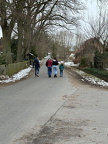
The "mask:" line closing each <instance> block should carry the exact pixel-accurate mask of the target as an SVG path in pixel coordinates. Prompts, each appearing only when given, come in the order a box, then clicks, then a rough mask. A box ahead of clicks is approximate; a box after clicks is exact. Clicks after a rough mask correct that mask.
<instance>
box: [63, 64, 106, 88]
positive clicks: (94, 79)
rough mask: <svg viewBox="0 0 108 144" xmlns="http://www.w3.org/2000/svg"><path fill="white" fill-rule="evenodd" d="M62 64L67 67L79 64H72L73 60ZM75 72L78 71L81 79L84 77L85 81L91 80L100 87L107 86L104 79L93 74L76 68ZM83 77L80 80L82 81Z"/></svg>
mask: <svg viewBox="0 0 108 144" xmlns="http://www.w3.org/2000/svg"><path fill="white" fill-rule="evenodd" d="M64 64H65V66H67V67H71V66H74V67H75V66H76V67H77V66H79V64H74V63H73V62H65V63H64ZM76 73H78V74H79V75H80V76H81V77H82V78H83V79H86V80H87V81H89V82H91V83H92V84H95V85H99V86H102V87H108V82H105V81H104V80H102V79H99V78H97V77H95V76H93V75H90V74H87V73H85V72H83V71H81V70H76ZM83 79H82V81H84V80H83Z"/></svg>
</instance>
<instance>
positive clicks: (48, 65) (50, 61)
mask: <svg viewBox="0 0 108 144" xmlns="http://www.w3.org/2000/svg"><path fill="white" fill-rule="evenodd" d="M46 67H47V71H48V76H49V77H51V75H52V59H51V58H49V59H48V60H47V61H46Z"/></svg>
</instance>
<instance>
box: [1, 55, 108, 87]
mask: <svg viewBox="0 0 108 144" xmlns="http://www.w3.org/2000/svg"><path fill="white" fill-rule="evenodd" d="M47 58H48V57H47ZM64 65H65V66H67V67H71V66H74V67H75V66H76V67H77V66H78V64H77V65H76V64H74V63H73V62H64ZM31 69H32V67H28V68H26V69H23V70H21V71H19V72H18V73H17V74H14V75H13V76H12V77H10V78H8V79H7V80H0V83H9V82H15V81H18V80H20V79H22V78H24V77H26V76H27V75H28V74H29V72H30V71H31ZM76 72H77V73H78V74H79V75H80V76H81V77H82V78H83V79H86V80H87V81H89V82H91V83H92V84H96V85H99V86H103V87H108V82H105V81H104V80H101V79H99V78H97V77H95V76H93V75H90V74H87V73H85V72H83V71H81V70H76ZM83 79H82V80H83Z"/></svg>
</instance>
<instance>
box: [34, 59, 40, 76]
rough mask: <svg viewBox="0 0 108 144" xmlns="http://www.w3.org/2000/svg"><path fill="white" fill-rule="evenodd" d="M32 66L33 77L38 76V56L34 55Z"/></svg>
mask: <svg viewBox="0 0 108 144" xmlns="http://www.w3.org/2000/svg"><path fill="white" fill-rule="evenodd" d="M33 68H35V77H36V76H37V77H39V75H38V74H39V69H40V63H39V59H38V57H36V58H35V59H34V61H33Z"/></svg>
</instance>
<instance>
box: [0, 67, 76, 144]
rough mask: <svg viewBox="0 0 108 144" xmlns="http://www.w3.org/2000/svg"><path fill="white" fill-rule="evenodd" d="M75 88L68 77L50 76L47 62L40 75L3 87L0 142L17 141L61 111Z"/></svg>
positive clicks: (10, 142) (10, 143)
mask: <svg viewBox="0 0 108 144" xmlns="http://www.w3.org/2000/svg"><path fill="white" fill-rule="evenodd" d="M75 89H76V88H74V87H71V86H70V83H69V82H68V79H67V76H66V75H65V74H64V77H59V74H58V77H57V78H54V77H51V78H48V76H47V69H46V67H45V65H43V66H42V67H41V68H40V74H39V77H36V78H35V77H34V73H33V74H32V75H31V76H30V77H29V78H27V79H25V80H23V81H20V82H18V83H15V84H12V85H8V86H1V87H0V144H13V143H16V142H18V141H17V139H19V138H20V137H21V136H22V135H25V134H27V133H29V132H30V131H35V133H38V132H39V130H40V129H41V128H42V126H43V125H44V124H45V123H46V122H47V121H48V120H49V119H50V118H51V117H52V116H53V115H54V114H55V113H56V112H57V111H58V109H59V108H60V107H61V106H62V105H63V103H64V102H65V101H66V99H65V97H66V96H68V95H69V92H70V90H71V92H74V91H75Z"/></svg>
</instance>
